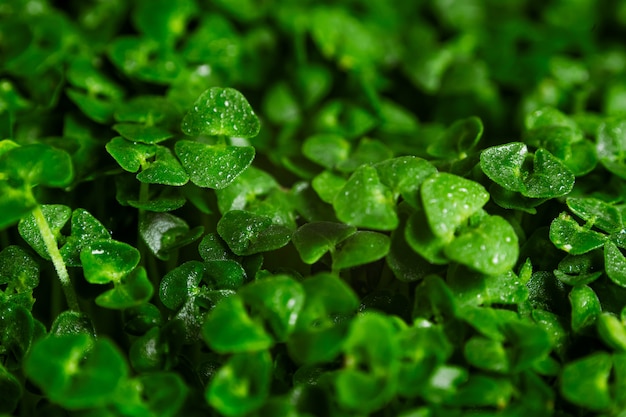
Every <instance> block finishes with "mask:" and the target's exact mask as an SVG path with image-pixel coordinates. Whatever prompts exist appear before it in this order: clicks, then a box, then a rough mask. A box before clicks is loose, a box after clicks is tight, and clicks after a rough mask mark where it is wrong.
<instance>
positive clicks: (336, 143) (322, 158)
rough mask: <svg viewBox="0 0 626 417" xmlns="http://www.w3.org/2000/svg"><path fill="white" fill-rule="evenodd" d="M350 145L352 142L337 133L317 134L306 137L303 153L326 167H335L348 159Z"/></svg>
mask: <svg viewBox="0 0 626 417" xmlns="http://www.w3.org/2000/svg"><path fill="white" fill-rule="evenodd" d="M350 147H351V146H350V142H348V141H347V140H345V139H344V138H343V137H341V136H339V135H337V134H332V133H326V134H317V135H313V136H309V137H308V138H306V140H305V141H304V143H303V144H302V154H303V155H304V156H305V157H307V158H308V159H310V160H311V161H313V162H315V163H316V164H318V165H321V166H323V167H324V168H327V169H333V168H335V167H336V166H337V165H338V164H339V163H341V162H343V161H345V160H346V159H348V156H349V155H350Z"/></svg>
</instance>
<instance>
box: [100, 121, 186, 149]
mask: <svg viewBox="0 0 626 417" xmlns="http://www.w3.org/2000/svg"><path fill="white" fill-rule="evenodd" d="M112 129H113V130H115V131H116V132H117V133H119V134H120V135H121V136H122V137H123V138H125V139H127V140H129V141H131V142H141V143H145V144H148V145H154V144H156V143H159V142H163V141H164V140H168V139H170V138H172V137H173V136H174V135H173V134H172V133H171V132H169V131H168V130H166V129H163V128H161V127H158V126H144V125H140V124H136V123H118V124H115V125H113V126H112Z"/></svg>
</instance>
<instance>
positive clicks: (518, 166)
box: [480, 142, 575, 198]
mask: <svg viewBox="0 0 626 417" xmlns="http://www.w3.org/2000/svg"><path fill="white" fill-rule="evenodd" d="M529 158H530V154H529V153H528V149H527V147H526V145H525V144H523V143H521V142H513V143H509V144H506V145H498V146H493V147H491V148H487V149H485V150H483V151H482V153H481V155H480V167H481V169H482V170H483V172H484V173H485V174H486V175H487V176H488V177H489V178H490V179H491V180H493V181H494V182H495V183H497V184H498V185H500V186H502V187H504V188H505V189H507V190H509V191H518V192H521V193H522V195H523V196H525V197H530V198H553V197H560V196H563V195H566V194H567V193H569V192H570V191H571V190H572V187H573V186H574V180H575V179H574V174H573V173H572V172H571V171H570V170H569V169H567V167H565V165H563V162H561V161H560V160H559V159H557V158H556V157H554V156H553V155H552V154H551V153H550V152H548V151H547V150H545V149H543V148H539V149H537V151H536V152H535V154H534V156H533V159H532V170H531V169H530V166H529V165H530V162H529Z"/></svg>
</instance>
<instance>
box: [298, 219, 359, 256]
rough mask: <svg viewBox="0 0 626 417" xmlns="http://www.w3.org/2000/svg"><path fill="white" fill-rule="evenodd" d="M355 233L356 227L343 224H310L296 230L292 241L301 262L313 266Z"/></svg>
mask: <svg viewBox="0 0 626 417" xmlns="http://www.w3.org/2000/svg"><path fill="white" fill-rule="evenodd" d="M355 232H356V227H354V226H349V225H346V224H343V223H334V222H311V223H306V224H304V225H302V226H301V227H300V228H299V229H298V230H296V232H295V233H294V234H293V237H292V241H293V244H294V246H295V247H296V249H297V250H298V253H299V254H300V257H301V258H302V260H303V261H304V262H306V263H307V264H313V263H315V262H317V261H318V260H319V259H320V258H321V257H322V256H323V255H324V254H325V253H326V252H328V251H329V250H334V248H335V246H336V245H337V244H338V243H339V242H341V241H343V240H344V239H346V238H348V237H349V236H351V235H352V234H354V233H355Z"/></svg>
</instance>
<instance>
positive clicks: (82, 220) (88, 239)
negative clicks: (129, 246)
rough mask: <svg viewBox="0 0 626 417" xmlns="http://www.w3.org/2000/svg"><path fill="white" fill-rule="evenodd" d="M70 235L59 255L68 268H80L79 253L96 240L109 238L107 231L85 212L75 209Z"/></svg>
mask: <svg viewBox="0 0 626 417" xmlns="http://www.w3.org/2000/svg"><path fill="white" fill-rule="evenodd" d="M71 224H72V228H71V234H70V236H69V237H68V238H67V240H66V242H65V245H63V247H62V248H61V255H62V256H63V260H64V261H65V263H66V264H67V265H68V266H81V263H80V252H81V251H82V249H83V248H84V247H85V246H87V245H89V244H91V243H92V242H94V241H96V240H107V239H110V238H111V235H110V234H109V231H108V230H107V228H106V227H104V225H102V223H100V222H99V221H98V220H97V219H96V218H95V217H93V216H92V215H91V214H90V213H89V212H88V211H87V210H84V209H80V208H79V209H76V210H74V212H73V213H72V220H71Z"/></svg>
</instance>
